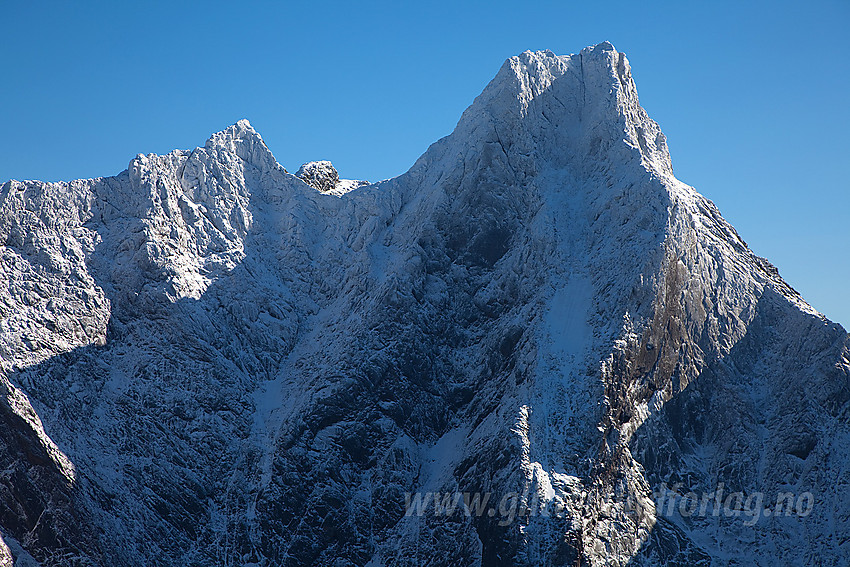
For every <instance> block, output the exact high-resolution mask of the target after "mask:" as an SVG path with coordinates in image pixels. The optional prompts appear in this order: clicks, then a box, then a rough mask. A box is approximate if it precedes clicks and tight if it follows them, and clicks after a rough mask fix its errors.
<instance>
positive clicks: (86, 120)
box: [0, 0, 850, 327]
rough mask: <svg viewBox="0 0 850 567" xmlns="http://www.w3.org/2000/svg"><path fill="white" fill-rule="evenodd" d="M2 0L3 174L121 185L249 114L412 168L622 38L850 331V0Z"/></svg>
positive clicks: (346, 160) (738, 211)
mask: <svg viewBox="0 0 850 567" xmlns="http://www.w3.org/2000/svg"><path fill="white" fill-rule="evenodd" d="M74 4H75V3H70V2H62V3H59V2H56V3H49V2H3V3H2V4H0V21H2V22H3V23H4V24H5V25H4V26H3V32H2V34H0V120H2V121H0V124H2V127H1V128H2V130H0V131H2V135H0V181H2V180H6V179H9V178H15V179H33V178H35V179H44V180H69V179H74V178H79V177H93V176H98V175H112V174H115V173H118V172H119V171H121V170H123V169H125V168H126V166H127V163H128V162H129V160H130V159H131V158H132V157H133V156H135V155H136V154H137V153H150V152H156V153H165V152H168V151H170V150H171V149H173V148H191V147H195V146H197V145H201V144H203V142H204V141H205V140H206V138H207V137H208V136H209V134H210V133H212V132H213V131H216V130H220V129H222V128H224V127H225V126H227V125H229V124H231V123H233V122H235V121H236V120H238V119H239V118H243V117H245V118H248V119H249V120H251V123H252V124H253V125H254V127H255V128H256V129H257V130H258V131H259V132H260V133H261V134H262V135H263V137H264V139H265V140H266V142H267V144H268V145H269V147H270V148H271V150H272V151H273V152H274V154H275V156H276V157H277V158H278V160H279V161H280V162H281V163H282V164H283V165H284V166H285V167H287V168H288V169H290V170H294V169H296V168H297V167H298V166H299V165H300V164H301V163H302V162H305V161H309V160H314V159H330V160H332V161H333V162H334V164H335V165H336V166H337V168H338V169H339V170H340V173H341V175H343V176H345V177H354V178H362V179H368V180H372V181H375V180H379V179H383V178H387V177H392V176H395V175H397V174H399V173H402V172H403V171H405V170H406V169H407V168H408V167H409V166H410V165H412V163H413V162H414V161H415V159H416V158H417V157H418V156H419V155H420V154H421V153H422V152H423V151H424V150H425V149H426V148H427V146H428V145H429V144H430V143H431V142H433V141H435V140H436V139H438V138H439V137H441V136H444V135H446V134H448V133H449V132H450V131H451V130H452V128H453V127H454V125H455V123H456V122H457V120H458V118H459V117H460V114H461V112H462V111H463V109H464V108H465V107H466V106H467V105H469V103H470V102H471V101H472V99H473V98H474V97H475V96H476V95H477V94H478V93H479V92H480V91H481V90H482V89H483V88H484V86H485V85H486V84H487V82H488V81H489V80H490V79H491V78H492V76H493V75H494V74H495V73H496V71H497V70H498V68H499V66H500V65H501V63H502V61H503V60H504V59H505V58H507V57H509V56H511V55H514V54H516V53H519V52H521V51H524V50H526V49H532V50H537V49H551V50H552V51H555V52H556V53H562V54H563V53H574V52H577V51H578V50H580V49H581V48H582V47H584V46H586V45H592V44H596V43H599V42H601V41H603V40H609V41H611V42H612V43H613V44H614V45H615V46H616V47H617V49H618V50H620V51H624V52H625V53H626V54H627V55H628V57H629V60H630V61H631V63H632V70H633V76H634V78H635V81H636V82H637V85H638V91H639V93H640V96H641V102H642V104H643V105H644V107H645V108H646V109H647V111H648V112H649V114H650V116H652V117H653V118H654V119H655V120H656V121H658V122H659V124H660V125H661V128H662V129H663V130H664V132H665V133H666V134H667V137H668V142H669V145H670V150H671V153H672V156H673V166H674V170H675V172H676V174H677V176H678V177H679V178H680V179H682V180H683V181H685V182H686V183H689V184H691V185H694V186H695V187H696V188H697V189H698V190H699V191H700V192H702V193H703V194H705V195H706V196H708V197H709V198H710V199H712V200H713V201H715V203H717V205H718V206H719V207H720V210H721V211H722V212H723V214H724V216H725V217H726V218H727V219H728V220H729V221H730V222H732V224H734V225H735V226H736V228H737V229H738V231H739V232H740V233H741V235H742V237H743V238H744V239H745V240H746V241H747V242H748V244H749V245H750V247H751V248H752V249H753V250H754V251H755V252H756V253H757V254H759V255H761V256H765V257H767V258H769V259H770V260H771V261H772V262H773V263H774V264H775V265H776V266H777V267H778V268H779V270H780V272H781V273H782V275H783V276H784V277H785V279H786V280H787V281H788V282H789V283H790V284H791V285H793V286H794V287H795V288H797V289H798V290H799V291H800V292H801V293H802V294H803V296H804V297H805V298H806V299H807V300H808V301H809V302H810V303H812V305H814V307H816V308H817V309H819V310H821V311H823V312H824V313H825V314H826V315H828V316H829V317H830V318H832V319H833V320H836V321H839V322H841V323H842V324H844V326H845V327H850V295H849V294H848V284H850V259H848V258H850V252H849V250H850V175H848V172H847V169H848V166H850V141H848V140H850V138H848V136H849V135H850V63H848V58H850V34H848V33H847V29H850V2H848V1H847V0H823V1H813V2H806V3H802V2H783V1H774V2H725V1H719V2H717V1H714V2H699V3H696V2H655V3H643V2H634V1H632V2H617V1H608V2H588V1H584V2H580V3H573V2H563V1H561V2H536V3H535V2H519V1H516V0H515V1H513V2H502V1H492V2H467V3H464V2H459V1H452V2H428V3H425V2H421V3H415V4H410V5H399V3H396V2H385V3H381V2H314V3H309V5H308V3H291V4H290V3H272V2H269V3H263V2H240V3H235V2H228V3H216V2H203V3H200V2H198V3H189V2H132V3H129V2H128V3H125V2H102V3H101V2H88V3H86V4H85V6H83V7H80V6H75V5H74Z"/></svg>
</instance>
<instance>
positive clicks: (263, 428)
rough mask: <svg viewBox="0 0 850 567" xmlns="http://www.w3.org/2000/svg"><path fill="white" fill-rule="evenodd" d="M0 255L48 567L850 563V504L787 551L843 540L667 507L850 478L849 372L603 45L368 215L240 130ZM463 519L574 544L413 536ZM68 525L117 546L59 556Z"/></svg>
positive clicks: (15, 498) (470, 123)
mask: <svg viewBox="0 0 850 567" xmlns="http://www.w3.org/2000/svg"><path fill="white" fill-rule="evenodd" d="M0 235H2V237H3V242H4V246H3V256H2V258H0V259H2V267H3V274H4V284H5V285H4V291H5V293H4V305H3V306H2V307H3V311H2V315H3V321H2V324H0V335H2V337H3V341H2V343H3V351H2V352H0V354H2V360H3V367H2V374H3V376H2V379H3V385H4V388H5V390H4V392H7V393H4V397H3V401H4V404H0V405H2V409H3V411H4V412H5V413H3V417H4V419H9V420H12V421H9V423H12V422H14V425H10V430H15V431H21V432H22V433H21V434H20V437H19V438H17V439H4V440H3V446H2V448H3V451H4V452H3V453H2V454H0V456H2V457H3V462H2V463H0V464H3V465H4V466H6V467H7V468H8V469H9V470H16V471H17V473H16V474H17V475H18V476H16V477H15V478H13V479H11V480H6V481H4V482H2V483H0V501H2V502H5V503H6V504H4V506H5V508H3V509H2V510H0V526H2V527H3V529H4V534H6V531H12V530H14V531H12V533H11V534H6V535H11V537H13V538H14V539H15V540H17V541H19V542H21V543H22V545H23V546H24V548H25V549H27V551H29V552H30V553H32V554H33V555H34V556H36V557H37V558H38V559H40V560H41V561H42V562H44V563H45V564H62V563H61V562H62V561H67V560H70V559H68V558H73V560H74V561H77V562H79V564H86V562H89V563H94V564H106V563H113V564H128V565H129V564H138V563H145V562H148V563H151V564H166V565H167V564H185V563H195V564H200V565H212V564H221V563H223V562H232V563H234V564H237V563H238V564H246V565H247V564H291V565H299V564H328V565H329V564H335V565H339V564H345V565H365V564H370V565H382V564H394V565H396V564H398V565H404V564H409V565H416V564H420V563H421V562H422V559H423V557H432V558H434V564H453V562H454V563H455V564H456V563H458V562H461V563H464V564H481V565H493V564H499V563H500V562H503V561H505V560H511V561H513V562H514V563H516V564H528V565H534V564H544V563H547V564H564V565H566V564H575V562H576V561H579V562H582V564H591V565H603V564H605V565H609V564H616V565H626V564H637V565H641V564H653V563H654V562H655V563H657V562H658V561H662V560H663V561H682V562H689V563H690V564H696V563H698V561H710V560H711V558H712V557H714V558H719V557H727V556H728V554H730V553H732V552H730V551H729V550H728V549H727V548H726V546H727V543H728V542H732V544H731V545H733V547H734V546H735V545H738V546H740V544H741V542H745V541H747V542H750V544H748V545H750V547H752V548H753V551H751V552H750V551H747V550H746V549H744V548H741V549H740V550H739V551H737V552H735V553H738V556H736V557H737V558H738V559H739V560H742V561H751V562H753V563H754V564H764V563H763V560H764V557H762V555H764V554H763V553H760V552H761V551H764V550H771V549H772V550H779V551H780V552H781V553H782V554H783V556H784V557H786V558H788V560H789V561H790V560H797V559H800V560H802V558H808V559H810V558H811V556H812V554H813V553H816V552H818V551H821V549H820V548H819V546H818V544H817V543H816V541H817V538H818V537H823V536H824V534H829V535H830V537H832V538H833V539H836V541H837V539H840V538H841V537H843V536H840V535H836V528H834V527H833V528H832V530H833V531H832V532H831V534H830V533H829V531H828V530H829V529H830V528H829V525H830V522H831V519H832V518H834V517H836V516H837V515H839V514H844V513H845V512H846V510H847V508H848V507H847V503H846V502H845V501H844V500H842V498H841V496H840V494H841V493H840V490H839V488H838V486H837V485H836V486H835V487H833V488H832V489H831V490H832V492H829V490H830V489H829V488H828V487H827V488H824V487H818V488H819V491H818V490H815V492H817V493H818V494H817V502H818V503H819V504H816V507H815V510H816V514H815V515H814V516H813V518H812V519H811V520H808V519H798V520H795V519H794V518H792V519H790V520H788V522H794V521H799V522H802V521H807V522H811V523H810V524H806V525H807V526H814V527H810V528H809V529H810V531H811V530H814V531H811V533H812V534H814V535H807V534H808V532H806V533H804V535H800V534H798V533H797V528H796V527H795V526H797V524H794V525H775V524H767V525H756V526H755V527H753V528H752V529H749V528H742V527H741V526H740V525H736V524H735V520H734V519H731V520H727V519H721V520H718V524H717V525H713V524H710V523H706V522H702V523H701V522H700V521H696V522H690V523H688V522H685V521H681V518H669V517H667V516H664V515H663V514H658V513H657V510H656V509H655V505H654V504H653V503H652V502H651V499H650V498H649V495H650V493H651V492H652V491H653V490H654V489H656V488H657V487H658V486H661V485H663V484H664V483H667V482H669V483H670V484H675V479H676V478H679V477H684V478H691V479H693V480H691V481H690V482H691V485H690V486H689V488H693V489H695V490H696V489H697V488H700V487H703V488H705V489H707V488H709V487H710V486H711V485H712V483H713V481H714V480H720V481H724V482H727V483H728V484H736V483H737V484H738V485H740V486H741V487H742V488H747V489H748V490H750V489H752V488H756V489H758V490H761V491H764V492H769V491H770V490H771V489H773V488H775V487H777V486H784V485H786V484H787V483H788V480H787V479H788V478H790V479H794V478H796V479H797V480H796V481H795V482H797V484H798V486H799V487H800V488H811V487H812V486H815V487H817V485H816V483H814V481H813V479H816V478H817V477H818V475H827V476H826V477H827V478H829V477H830V475H831V478H835V479H837V478H839V477H840V475H839V474H838V473H837V472H836V471H835V465H833V464H830V463H834V462H835V461H834V460H833V459H835V458H837V457H834V456H835V455H846V454H847V452H848V451H849V450H850V449H848V446H847V443H846V442H845V441H843V440H846V438H847V436H846V433H847V427H848V425H847V412H848V409H847V408H848V404H847V402H848V400H850V385H848V375H850V362H848V360H850V359H848V354H847V353H848V339H847V334H846V332H844V330H843V329H842V328H841V327H840V326H838V325H835V324H831V323H829V322H828V321H827V320H826V319H825V318H823V316H821V315H820V314H819V313H817V312H816V311H815V310H813V309H812V308H811V307H810V306H808V304H806V303H805V302H804V301H803V300H802V298H800V297H799V295H798V294H796V292H794V291H793V290H792V289H791V288H790V287H789V286H787V284H785V283H784V282H783V281H782V280H781V278H780V277H779V275H778V273H777V272H776V271H775V269H773V268H772V267H771V266H770V265H769V264H766V263H765V261H763V260H762V259H760V258H758V257H757V256H755V255H753V254H752V252H750V251H749V249H748V248H747V247H746V244H745V243H744V242H743V240H741V239H740V237H739V236H738V235H737V233H736V232H735V230H734V229H733V228H732V227H731V225H729V224H728V223H726V222H725V221H724V220H723V219H722V217H721V216H720V214H719V212H718V211H717V209H716V207H714V205H713V204H712V203H711V202H710V201H708V200H707V199H705V198H704V197H702V196H701V195H699V194H698V193H696V192H695V191H694V190H693V189H692V188H691V187H689V186H687V185H684V184H682V183H680V182H678V180H676V179H675V177H673V173H672V166H671V165H670V158H669V152H668V150H667V147H666V139H665V138H664V135H663V134H662V133H661V131H660V129H659V128H658V126H657V124H655V123H654V122H653V121H652V120H651V119H650V118H649V117H648V116H647V115H646V113H645V112H644V111H643V109H642V108H641V107H640V105H639V102H638V98H637V90H636V87H635V85H634V81H633V80H632V78H631V71H630V67H629V64H628V61H627V60H626V58H625V56H624V55H623V54H621V53H618V52H616V50H614V48H613V46H612V45H611V44H609V43H607V42H605V43H603V44H600V45H598V46H596V47H593V48H586V49H585V50H582V52H580V53H579V54H577V55H571V56H556V55H554V54H552V53H551V52H537V53H533V52H526V53H523V54H521V55H519V56H516V57H512V58H510V59H508V60H507V61H506V62H505V64H504V65H503V66H502V68H501V69H500V71H499V72H498V73H497V75H496V77H495V78H494V79H493V81H491V83H490V84H489V85H488V86H487V87H486V88H485V89H484V91H483V92H482V94H481V95H479V97H477V98H476V100H475V101H474V102H473V104H472V105H471V106H470V107H469V108H468V109H467V110H466V111H465V112H464V113H463V115H462V116H461V118H460V120H459V122H458V125H457V127H456V128H455V130H454V132H453V133H452V134H450V135H449V136H446V137H444V138H442V139H440V140H438V141H437V142H435V143H434V144H432V145H431V146H430V147H429V148H428V150H427V151H426V152H425V153H424V154H423V155H422V157H420V158H419V159H418V160H417V161H416V163H415V164H414V165H413V166H412V167H411V169H410V170H409V171H408V172H406V173H404V174H402V175H401V176H399V177H396V178H393V179H390V180H385V181H382V182H379V183H376V184H371V185H366V186H363V187H360V188H357V189H354V190H353V191H350V192H347V193H345V194H343V195H340V196H334V195H327V194H323V193H322V192H321V191H319V190H316V189H315V188H314V187H311V186H310V185H308V184H307V183H304V181H302V180H301V179H299V178H298V177H297V176H295V175H292V174H289V173H288V172H287V171H286V170H285V169H284V168H283V167H282V166H280V164H278V163H277V161H276V160H275V159H274V156H273V155H272V153H271V152H270V151H269V149H268V148H267V147H266V145H265V143H264V142H263V141H262V138H261V137H260V135H259V134H258V133H257V132H256V131H254V129H253V128H252V127H251V126H250V123H248V122H247V120H241V121H239V122H237V123H236V124H234V125H232V126H230V127H228V128H226V129H225V130H223V131H222V132H219V133H216V134H213V135H212V136H211V137H210V138H209V140H208V142H207V143H206V144H205V145H204V146H203V147H201V148H196V149H195V150H192V151H182V150H175V151H174V152H171V153H169V154H167V155H165V156H156V155H154V154H150V155H147V156H143V155H139V156H137V157H136V158H135V159H134V160H132V161H131V162H130V166H129V168H128V169H127V170H126V171H125V172H122V173H120V174H119V175H117V176H114V177H109V178H96V179H92V180H81V181H74V182H70V183H59V184H42V183H39V182H7V183H5V184H3V185H2V186H0ZM51 301H53V304H52V305H51ZM791 323H793V324H791ZM778 328H779V329H782V331H783V332H782V333H779V332H778V331H777V329H778ZM791 351H793V352H796V353H798V354H799V357H800V358H801V360H802V361H803V362H806V363H808V362H810V364H802V363H801V360H798V359H797V358H794V357H791V356H789V355H788V354H787V353H788V352H791ZM742 368H743V369H748V370H746V371H742V370H740V369H742ZM748 379H750V380H748ZM750 382H751V383H750ZM807 389H811V390H813V392H814V393H813V394H807V395H805V396H804V395H803V394H802V392H805V391H806V390H807ZM717 392H724V393H725V394H724V396H718V394H717ZM788 392H794V393H795V396H787V393H788ZM798 394H799V395H798ZM22 395H25V396H26V397H28V398H29V400H30V402H28V403H31V405H32V408H33V410H32V413H33V414H34V415H36V416H40V419H41V421H42V422H43V423H44V429H45V431H47V433H45V435H44V436H45V437H47V435H49V437H48V439H51V440H52V441H51V442H55V444H56V446H57V447H58V449H57V450H59V451H61V453H62V454H63V455H67V459H69V461H70V462H71V463H73V466H74V467H75V470H76V471H77V472H78V474H79V475H80V476H79V480H77V481H74V482H67V481H63V480H62V478H67V477H61V476H57V475H56V474H55V472H56V471H57V470H59V461H58V460H55V459H54V460H52V461H51V460H50V459H48V460H47V461H40V460H38V459H36V462H30V461H28V460H27V459H26V458H24V457H21V456H20V455H25V454H27V452H28V451H29V452H30V453H33V454H35V452H34V450H33V449H32V448H31V447H41V446H43V445H44V442H43V441H39V439H41V435H40V434H39V432H38V428H37V427H36V426H33V425H20V423H18V422H17V421H14V420H16V419H18V417H20V416H21V414H22V412H23V411H24V410H21V409H20V407H21V405H20V404H18V405H15V404H13V403H12V401H13V399H18V398H20V397H21V396H22ZM783 396H784V397H783ZM16 397H17V398H16ZM794 399H802V400H805V407H804V408H803V409H800V408H798V407H795V406H794V404H793V401H794ZM768 402H769V403H768ZM714 404H717V406H716V407H715V405H714ZM717 408H721V409H717ZM691 412H692V414H693V417H691V418H690V419H689V418H687V417H682V416H683V415H685V416H688V415H690V413H691ZM16 416H18V417H16ZM759 420H761V421H759ZM753 424H757V426H754V425H753ZM91 431H97V432H98V435H91V434H90V433H91ZM729 431H733V432H735V433H736V436H735V437H734V438H735V440H736V443H737V445H734V446H732V447H731V448H730V447H727V446H726V445H725V442H724V440H723V437H724V435H726V434H727V433H728V432H729ZM21 439H23V440H21ZM830 439H831V440H832V441H828V440H830ZM813 441H814V443H813ZM812 443H813V444H812ZM830 443H831V444H834V445H835V446H834V447H830V450H829V451H827V450H826V449H824V446H825V445H827V444H830ZM38 451H42V449H38ZM789 451H790V452H789ZM753 455H757V456H758V458H756V459H753V458H752V456H753ZM798 455H804V458H802V459H800V458H799V456H798ZM786 457H787V458H786ZM808 459H812V462H815V461H817V463H818V464H817V465H808V466H805V463H806V462H807V460H808ZM798 460H801V461H802V462H803V465H801V464H800V463H798V462H797V461H798ZM838 460H839V461H840V459H838ZM51 462H52V463H54V464H53V465H51ZM752 462H769V463H770V464H771V467H767V468H764V467H762V468H758V469H753V468H752V467H751V466H750V465H751V463H752ZM724 467H725V468H726V469H729V470H732V471H734V472H733V473H731V474H727V475H725V476H724V475H720V474H719V473H718V472H717V471H719V470H721V469H724ZM819 470H824V471H828V472H827V473H820V472H817V471H819ZM51 471H52V472H51ZM789 475H790V476H789ZM22 479H23V480H22ZM810 485H811V486H810ZM21 487H27V494H28V496H27V499H26V500H25V502H23V503H22V499H21V497H20V496H19V495H20V493H21V492H22V488H21ZM436 490H440V491H452V490H455V491H463V492H474V493H493V494H497V495H501V494H507V493H511V492H516V493H519V494H523V493H524V494H536V495H538V497H539V498H540V499H542V501H544V502H559V503H560V505H562V506H563V507H564V509H565V515H564V517H562V518H558V519H549V518H543V517H539V516H532V517H524V518H520V519H518V520H517V521H516V522H514V523H512V524H509V525H501V524H500V521H499V520H500V518H493V517H486V516H485V517H473V518H459V519H457V521H452V522H449V523H446V521H445V520H444V519H443V518H440V517H438V516H435V515H426V516H425V517H412V518H411V517H407V516H406V515H405V514H404V499H403V494H404V493H405V492H417V491H426V492H427V491H430V492H433V491H436ZM627 496H632V497H634V498H632V499H631V500H630V499H629V498H627ZM635 500H636V501H637V502H638V503H639V506H638V509H637V510H636V509H635V508H634V501H635ZM830 501H832V502H833V506H839V505H840V506H841V509H840V510H838V509H836V510H835V511H834V512H833V513H832V515H830V513H829V512H824V511H823V509H824V508H823V507H826V506H828V504H827V503H828V502H830ZM33 502H35V503H37V504H33ZM818 506H820V508H818ZM39 507H41V508H42V509H43V510H48V511H50V512H51V513H50V514H48V516H49V517H55V518H67V517H68V516H69V515H70V517H72V518H74V520H75V521H76V523H78V524H80V525H81V526H83V528H80V529H81V530H82V532H84V531H86V529H88V530H89V531H91V532H92V533H101V534H103V535H99V536H86V534H85V533H82V532H80V531H75V530H77V526H75V522H68V521H67V520H56V521H55V522H53V523H50V522H47V523H46V525H48V527H49V530H48V531H47V532H46V533H42V532H39V531H38V530H36V529H35V528H33V527H31V525H30V524H31V523H33V521H34V520H33V519H31V516H33V515H34V516H36V517H39V516H40V514H35V513H34V512H35V511H37V510H38V509H39ZM343 511H345V513H343ZM721 524H722V526H721ZM35 525H36V526H38V525H39V523H38V522H35ZM327 525H332V526H333V533H331V534H328V533H327V531H326V530H325V527H326V526H327ZM818 530H820V531H818ZM147 534H156V535H155V536H153V537H154V538H155V539H152V537H151V536H150V535H147ZM718 534H719V535H720V536H722V537H719V536H718ZM6 535H4V537H6ZM807 538H809V539H807ZM721 540H722V541H723V542H724V543H723V544H722V545H721V543H718V542H719V541H721ZM751 540H755V541H756V542H757V544H758V545H755V544H752V541H751ZM823 551H824V553H823V557H822V558H821V560H822V563H821V564H824V565H827V564H836V565H837V564H840V561H841V560H842V558H846V553H847V552H846V550H842V549H840V547H839V546H838V545H836V547H835V549H834V550H831V551H826V550H823ZM768 556H769V555H768Z"/></svg>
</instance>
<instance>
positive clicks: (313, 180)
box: [295, 161, 369, 195]
mask: <svg viewBox="0 0 850 567" xmlns="http://www.w3.org/2000/svg"><path fill="white" fill-rule="evenodd" d="M295 175H296V176H297V177H299V178H300V179H301V180H302V181H304V183H306V184H307V185H309V186H310V187H313V188H314V189H318V190H319V191H321V192H322V193H330V194H332V195H342V194H344V193H348V192H349V191H351V190H353V189H357V188H358V187H362V186H364V185H368V184H369V182H368V181H358V180H355V179H340V178H339V174H338V173H337V171H336V169H335V168H334V166H333V164H331V162H329V161H310V162H307V163H305V164H304V165H302V166H301V167H300V168H299V169H298V172H297V173H296V174H295Z"/></svg>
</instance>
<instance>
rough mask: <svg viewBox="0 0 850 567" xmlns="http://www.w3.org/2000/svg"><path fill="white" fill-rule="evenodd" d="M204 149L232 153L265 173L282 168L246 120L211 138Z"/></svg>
mask: <svg viewBox="0 0 850 567" xmlns="http://www.w3.org/2000/svg"><path fill="white" fill-rule="evenodd" d="M204 147H205V148H206V149H208V150H212V151H215V150H226V151H230V152H232V153H234V154H236V155H237V156H239V157H240V158H241V159H243V160H245V161H246V162H248V163H250V164H251V165H254V166H256V167H257V168H259V169H261V170H264V171H265V170H270V169H277V168H280V167H281V166H280V165H278V163H277V160H275V158H274V155H272V152H271V150H269V148H268V146H266V143H265V142H264V141H263V138H262V136H260V134H259V133H258V132H257V131H256V130H254V127H253V126H251V123H250V122H248V120H247V119H245V118H243V119H241V120H239V121H238V122H236V123H235V124H233V125H231V126H228V127H227V128H225V129H224V130H222V131H221V132H216V133H215V134H213V135H212V136H210V137H209V139H208V140H207V142H206V144H204Z"/></svg>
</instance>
